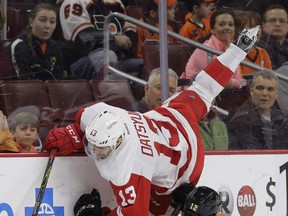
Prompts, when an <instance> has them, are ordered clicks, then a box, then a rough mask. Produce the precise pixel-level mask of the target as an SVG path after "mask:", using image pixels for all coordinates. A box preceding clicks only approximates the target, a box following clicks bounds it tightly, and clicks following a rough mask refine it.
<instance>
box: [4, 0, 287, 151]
mask: <svg viewBox="0 0 288 216" xmlns="http://www.w3.org/2000/svg"><path fill="white" fill-rule="evenodd" d="M38 2H39V3H38V4H36V5H35V6H34V7H33V8H31V11H30V12H29V15H28V17H26V20H27V27H26V28H25V29H21V30H20V29H19V34H17V35H14V38H10V42H9V43H8V44H7V41H5V43H2V42H0V45H1V47H0V56H1V59H0V66H1V68H0V80H1V83H2V84H5V81H6V80H35V79H37V80H42V81H43V82H45V81H47V80H79V79H83V80H87V81H89V80H119V79H126V78H123V77H121V76H119V75H116V74H114V73H112V72H107V71H106V70H105V64H106V60H105V57H106V56H105V55H104V54H105V52H104V49H103V46H104V34H103V31H104V20H105V17H106V16H107V15H109V13H111V12H119V13H124V14H125V13H126V8H127V7H128V6H131V5H134V6H136V7H138V9H139V8H142V11H143V16H142V17H141V18H140V19H138V18H137V19H138V20H139V21H141V22H145V23H146V24H149V25H152V26H154V27H157V28H159V25H160V24H159V0H122V1H121V0H114V4H110V2H108V1H105V0H103V1H93V0H91V1H82V0H64V1H57V2H56V1H55V2H54V1H53V4H51V1H45V0H44V1H38ZM287 10H288V4H287V3H285V2H283V1H270V0H265V1H260V0H259V1H225V0H178V1H177V0H167V30H170V31H173V32H175V33H178V34H180V35H182V36H183V37H186V38H189V39H191V40H194V41H197V42H199V43H202V44H204V45H207V46H209V47H211V48H214V49H215V50H218V51H225V50H226V49H227V48H228V46H229V44H230V43H231V42H232V41H233V40H234V39H235V38H236V36H237V35H238V34H239V33H240V32H241V31H242V30H243V29H251V28H254V27H256V26H260V30H259V32H258V38H257V39H258V41H257V43H256V46H255V47H254V48H253V49H252V50H251V51H250V52H249V53H248V55H247V57H246V59H245V60H246V61H247V62H251V63H254V64H257V65H259V66H261V67H264V68H266V69H268V70H263V71H260V72H259V71H257V70H255V69H252V68H250V67H248V66H244V65H240V66H239V67H238V68H237V69H236V72H235V75H234V77H232V78H231V80H230V82H229V84H228V85H227V86H226V89H224V90H223V94H222V93H221V94H220V96H219V97H218V98H217V99H216V101H215V105H219V106H220V107H221V104H223V103H225V95H227V94H228V95H230V96H229V97H227V99H226V100H229V104H233V99H235V102H234V104H233V105H232V106H233V109H232V106H231V109H229V106H230V105H228V106H226V107H224V108H227V109H228V111H229V112H230V113H229V115H228V116H226V117H225V116H221V115H219V113H217V112H214V111H212V110H211V111H210V112H209V114H208V115H207V116H206V117H205V118H204V119H203V120H202V121H201V122H200V123H199V128H200V131H201V136H202V139H203V143H204V147H205V149H206V150H228V149H233V150H243V149H287V147H288V142H287V141H286V140H287V139H286V140H285V138H283V137H286V136H287V135H288V126H286V120H287V115H288V111H287V105H286V104H287V96H288V87H287V86H288V82H287V81H288V78H286V80H285V79H280V78H277V74H279V76H284V78H285V76H286V77H288V76H287V75H288V67H287V65H288V36H287V35H288V13H287ZM5 22H6V24H7V22H8V20H7V19H6V18H5V16H4V11H3V9H2V8H1V7H0V30H1V29H3V27H4V26H5V25H4V24H5ZM109 31H110V32H109V51H108V55H109V64H110V65H112V66H113V67H115V68H117V69H119V70H120V71H123V72H125V73H127V74H128V75H131V76H134V77H137V78H140V79H147V81H148V84H147V85H146V86H145V87H143V86H142V85H140V84H138V83H137V82H135V81H131V80H129V84H130V87H131V89H132V90H133V94H134V96H135V97H137V98H136V99H137V101H136V103H135V104H133V106H131V110H133V111H139V112H146V111H149V110H151V109H153V108H155V107H158V106H160V104H161V102H162V101H161V79H160V68H155V69H154V70H152V71H149V72H148V73H149V74H150V76H149V77H145V76H144V70H145V64H144V61H143V44H145V43H146V42H149V41H155V43H158V42H159V35H158V34H157V33H155V32H151V31H149V30H147V29H145V28H142V27H140V26H137V25H133V24H131V23H129V22H125V21H123V20H120V19H118V18H116V17H114V18H113V19H112V21H111V23H110V25H109ZM59 32H60V33H59ZM0 39H1V38H0ZM167 42H168V43H169V44H181V43H182V42H180V41H177V40H176V39H175V38H173V37H170V36H169V37H168V38H167ZM158 45H159V44H158ZM215 57H216V55H214V54H211V53H209V52H206V51H204V50H202V49H200V48H197V49H195V51H194V52H193V53H192V54H191V56H190V59H189V60H188V61H187V63H186V65H185V71H173V70H172V69H169V71H168V75H169V85H168V86H169V96H172V95H173V94H175V93H176V92H177V91H182V90H184V89H186V88H187V85H181V83H185V82H178V75H177V74H180V76H179V81H180V80H188V81H189V82H190V81H191V80H192V81H193V79H194V78H195V76H197V74H198V73H199V72H200V71H201V70H202V69H204V68H205V67H206V66H207V65H208V64H209V63H210V62H211V61H212V60H213V59H214V58H215ZM179 58H181V56H179ZM175 61H177V59H175ZM4 68H5V69H4ZM10 70H11V71H10ZM271 70H274V71H276V75H275V74H274V73H273V72H271ZM8 71H10V72H8ZM7 72H8V74H7ZM186 83H187V82H186ZM179 84H180V85H181V86H179ZM177 86H178V87H177ZM75 88H77V86H75ZM240 91H241V94H242V96H243V95H244V100H243V101H241V103H238V102H236V98H235V97H237V95H236V96H235V95H233V93H234V92H240ZM143 92H144V93H143ZM139 94H140V96H139ZM221 95H222V98H221ZM71 100H72V99H71ZM2 105H3V104H2V103H1V101H0V110H1V109H2V110H3V108H1V106H2ZM5 115H7V113H2V111H1V112H0V135H1V136H0V150H8V151H11V152H35V151H37V149H35V148H34V147H33V144H35V143H36V142H37V140H38V136H39V129H40V128H39V124H40V122H39V121H40V120H39V119H38V120H37V117H35V116H32V114H31V113H30V114H29V113H22V114H19V116H17V115H16V116H13V119H12V120H11V122H8V123H9V124H8V123H7V118H6V116H5ZM14 118H15V119H14ZM19 119H20V120H19ZM28 119H29V121H28ZM25 131H26V132H25ZM24 133H30V135H29V136H30V137H31V138H29V139H28V140H29V141H22V139H21V136H22V135H23V134H24ZM244 137H245V139H243V138H244Z"/></svg>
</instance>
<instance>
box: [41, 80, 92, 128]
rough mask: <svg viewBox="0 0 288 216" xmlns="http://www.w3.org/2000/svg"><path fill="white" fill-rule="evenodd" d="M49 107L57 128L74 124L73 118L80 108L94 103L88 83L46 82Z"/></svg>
mask: <svg viewBox="0 0 288 216" xmlns="http://www.w3.org/2000/svg"><path fill="white" fill-rule="evenodd" d="M44 85H45V86H46V88H47V91H48V95H49V100H50V103H51V107H52V109H53V110H55V111H56V112H55V116H54V119H55V123H56V124H57V122H58V123H60V125H59V126H62V125H63V124H64V125H65V124H66V123H67V122H68V123H69V122H74V121H75V116H76V114H77V112H78V110H79V108H81V107H87V106H89V105H91V104H93V103H94V97H93V95H92V92H91V88H90V86H89V83H88V81H86V80H60V81H58V80H46V81H45V82H44Z"/></svg>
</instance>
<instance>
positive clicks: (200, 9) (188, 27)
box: [179, 0, 216, 40]
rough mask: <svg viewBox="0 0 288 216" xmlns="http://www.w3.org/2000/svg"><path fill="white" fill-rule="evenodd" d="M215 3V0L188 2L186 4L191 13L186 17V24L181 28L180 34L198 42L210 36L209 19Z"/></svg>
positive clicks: (190, 0)
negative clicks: (201, 38)
mask: <svg viewBox="0 0 288 216" xmlns="http://www.w3.org/2000/svg"><path fill="white" fill-rule="evenodd" d="M215 2H216V1H215V0H187V1H186V2H185V4H186V7H187V9H188V10H189V11H191V13H189V14H188V15H187V16H186V17H187V19H186V22H185V24H184V25H183V26H182V27H181V28H180V30H179V34H180V35H182V36H184V37H187V38H189V39H191V40H198V39H199V38H200V37H204V36H206V35H208V34H209V33H210V25H209V17H210V15H211V12H212V9H213V7H214V3H215ZM188 17H189V18H188ZM207 21H208V22H207Z"/></svg>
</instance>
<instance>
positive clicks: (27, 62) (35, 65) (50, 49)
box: [10, 3, 63, 80]
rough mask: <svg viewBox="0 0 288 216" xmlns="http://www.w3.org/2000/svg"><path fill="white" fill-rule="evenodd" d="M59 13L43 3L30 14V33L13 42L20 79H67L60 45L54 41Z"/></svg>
mask: <svg viewBox="0 0 288 216" xmlns="http://www.w3.org/2000/svg"><path fill="white" fill-rule="evenodd" d="M56 19H57V10H56V9H55V7H54V6H53V5H50V4H46V3H40V4H38V5H36V6H35V7H34V8H33V9H32V11H31V12H30V14H29V18H28V22H29V24H28V26H27V28H26V30H25V31H24V32H23V33H21V34H20V35H18V36H17V38H16V39H15V40H14V41H13V42H12V44H11V47H10V51H11V60H12V64H13V68H14V75H15V77H16V78H18V79H41V80H46V79H56V78H62V77H63V60H62V55H61V49H60V46H59V45H58V44H57V43H56V42H55V41H54V40H52V39H51V35H52V34H53V32H54V30H55V28H56Z"/></svg>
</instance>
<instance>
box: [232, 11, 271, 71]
mask: <svg viewBox="0 0 288 216" xmlns="http://www.w3.org/2000/svg"><path fill="white" fill-rule="evenodd" d="M239 16H240V17H239ZM239 16H238V19H239V20H241V21H242V22H241V23H240V26H239V28H240V32H241V31H242V30H243V29H251V28H254V27H256V26H257V25H261V16H260V14H259V13H257V12H255V11H251V12H249V13H243V14H242V15H239ZM260 37H261V30H259V31H258V35H257V40H258V41H259V39H260ZM245 61H249V62H252V63H254V64H258V65H260V66H261V67H265V68H268V69H272V66H271V60H270V57H269V54H268V52H267V51H266V50H265V49H263V48H260V47H258V46H254V48H253V49H252V50H251V51H250V52H249V53H248V54H247V56H246V58H245ZM240 67H241V73H242V76H251V75H252V74H253V73H255V70H254V69H252V68H249V67H246V66H244V65H241V66H240Z"/></svg>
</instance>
